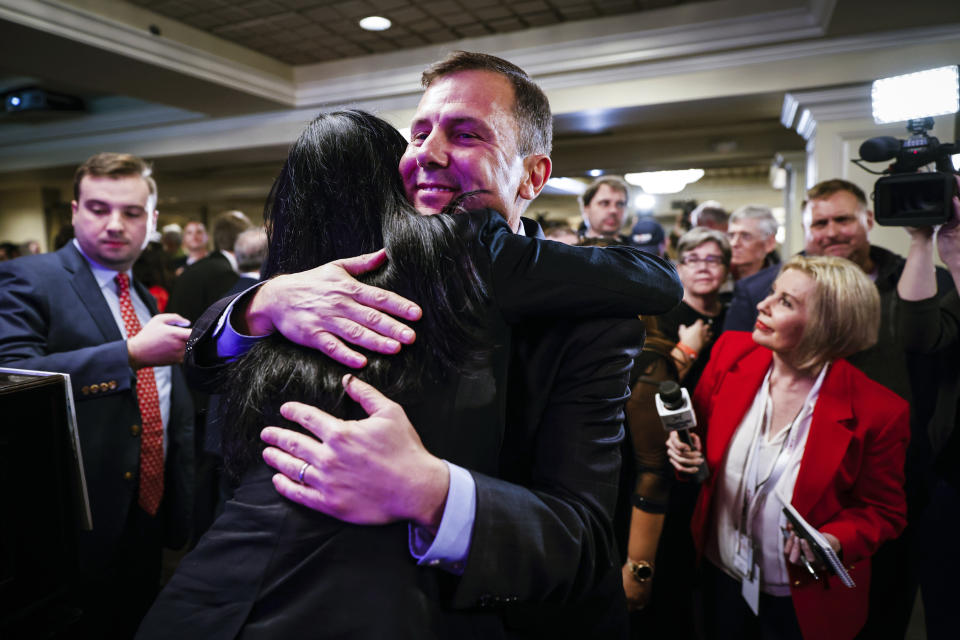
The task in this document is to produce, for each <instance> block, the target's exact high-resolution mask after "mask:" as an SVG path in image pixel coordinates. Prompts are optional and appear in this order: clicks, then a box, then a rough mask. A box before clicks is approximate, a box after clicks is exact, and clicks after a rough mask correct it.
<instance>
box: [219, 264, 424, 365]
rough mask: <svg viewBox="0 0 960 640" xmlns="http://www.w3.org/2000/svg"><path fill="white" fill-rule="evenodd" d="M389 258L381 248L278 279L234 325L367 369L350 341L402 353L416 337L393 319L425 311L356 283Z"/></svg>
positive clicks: (409, 317) (258, 294) (258, 293)
mask: <svg viewBox="0 0 960 640" xmlns="http://www.w3.org/2000/svg"><path fill="white" fill-rule="evenodd" d="M386 258H387V254H386V251H385V250H383V249H381V250H380V251H377V252H375V253H369V254H366V255H362V256H357V257H355V258H346V259H343V260H336V261H334V262H330V263H328V264H325V265H322V266H320V267H317V268H315V269H311V270H310V271H304V272H302V273H294V274H289V275H281V276H277V277H276V278H273V279H271V280H269V281H268V282H266V283H265V284H264V285H263V286H261V287H260V288H259V289H257V291H256V292H255V294H254V296H253V299H252V300H251V301H250V304H249V306H248V307H247V308H246V310H245V311H244V313H243V314H238V313H235V314H234V318H233V319H232V320H233V322H234V326H235V327H237V328H238V329H239V330H241V332H243V333H247V334H249V335H255V336H256V335H267V334H269V333H272V332H274V331H279V332H280V333H281V334H282V335H283V336H284V337H285V338H287V339H288V340H290V341H291V342H296V343H297V344H302V345H304V346H306V347H311V348H314V349H317V350H319V351H322V352H323V353H325V354H327V355H328V356H330V357H331V358H333V359H334V360H337V361H338V362H340V363H342V364H345V365H347V366H349V367H362V366H364V365H365V364H366V363H367V361H366V358H365V357H364V356H363V355H361V354H360V353H357V352H356V351H354V350H353V349H351V348H349V347H348V346H347V345H346V344H344V341H346V342H349V343H351V344H355V345H357V346H360V347H363V348H365V349H369V350H371V351H377V352H380V353H396V352H397V351H399V350H400V347H401V344H410V343H412V342H413V341H414V339H415V338H416V334H415V333H414V332H413V330H412V329H411V328H410V327H408V326H406V325H405V324H403V323H402V322H400V321H398V320H396V319H395V318H393V317H391V316H397V317H399V318H402V319H405V320H418V319H419V318H420V316H421V314H422V311H421V309H420V307H418V306H417V305H416V304H414V303H413V302H411V301H409V300H407V299H406V298H403V297H401V296H399V295H397V294H395V293H393V292H391V291H386V290H384V289H378V288H377V287H372V286H370V285H367V284H363V283H361V282H358V281H357V280H355V279H354V276H356V275H358V274H361V273H366V272H368V271H372V270H374V269H376V268H377V267H379V266H380V265H381V264H383V262H384V261H385V260H386Z"/></svg>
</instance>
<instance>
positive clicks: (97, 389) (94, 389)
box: [90, 384, 100, 393]
mask: <svg viewBox="0 0 960 640" xmlns="http://www.w3.org/2000/svg"><path fill="white" fill-rule="evenodd" d="M97 391H100V387H98V386H97V385H95V384H92V385H90V393H96V392H97Z"/></svg>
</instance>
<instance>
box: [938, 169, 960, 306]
mask: <svg viewBox="0 0 960 640" xmlns="http://www.w3.org/2000/svg"><path fill="white" fill-rule="evenodd" d="M954 179H955V180H956V181H957V193H960V176H954ZM937 250H938V251H939V252H940V259H941V260H943V263H944V264H945V265H947V268H948V269H949V270H950V275H951V276H952V277H953V283H954V286H955V287H956V288H957V290H958V291H960V197H958V196H956V195H954V196H953V217H952V218H951V219H950V220H948V221H947V223H946V224H944V225H943V226H942V227H940V231H939V232H938V233H937Z"/></svg>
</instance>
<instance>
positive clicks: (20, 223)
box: [0, 189, 47, 251]
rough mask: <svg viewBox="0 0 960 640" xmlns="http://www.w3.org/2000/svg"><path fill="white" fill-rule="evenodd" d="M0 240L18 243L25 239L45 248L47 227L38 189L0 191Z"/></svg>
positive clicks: (42, 249)
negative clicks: (36, 242) (34, 241)
mask: <svg viewBox="0 0 960 640" xmlns="http://www.w3.org/2000/svg"><path fill="white" fill-rule="evenodd" d="M0 240H2V241H5V242H16V243H17V244H20V243H22V242H26V241H27V240H36V241H38V242H39V243H40V250H41V251H46V250H47V229H46V224H45V222H44V215H43V193H42V191H41V190H40V189H21V190H14V191H0Z"/></svg>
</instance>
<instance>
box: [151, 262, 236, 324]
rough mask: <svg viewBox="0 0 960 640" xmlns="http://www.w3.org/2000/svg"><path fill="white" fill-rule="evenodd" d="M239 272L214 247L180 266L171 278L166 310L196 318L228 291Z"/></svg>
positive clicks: (192, 318) (190, 319) (185, 316)
mask: <svg viewBox="0 0 960 640" xmlns="http://www.w3.org/2000/svg"><path fill="white" fill-rule="evenodd" d="M239 277H240V276H239V275H238V274H237V272H236V271H234V270H233V267H232V266H230V261H229V260H227V257H226V256H225V255H223V254H222V253H220V252H219V251H215V252H213V253H211V254H210V255H208V256H206V257H205V258H201V259H200V260H197V261H196V262H194V263H193V264H192V265H190V266H189V267H187V268H186V269H184V270H183V273H181V274H180V275H179V276H178V277H177V279H176V280H174V281H173V291H172V292H171V294H170V302H168V303H167V309H166V310H167V313H179V314H180V315H182V316H183V317H184V318H186V319H187V320H189V321H190V322H196V321H197V318H199V317H200V316H201V315H202V314H203V312H204V311H205V310H206V309H207V307H209V306H210V305H211V304H213V303H214V302H216V301H217V300H219V299H220V298H222V297H223V296H225V295H227V292H228V291H230V288H231V287H233V285H234V284H235V283H236V282H237V279H238V278H239Z"/></svg>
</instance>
